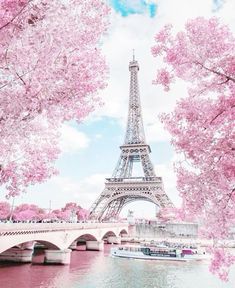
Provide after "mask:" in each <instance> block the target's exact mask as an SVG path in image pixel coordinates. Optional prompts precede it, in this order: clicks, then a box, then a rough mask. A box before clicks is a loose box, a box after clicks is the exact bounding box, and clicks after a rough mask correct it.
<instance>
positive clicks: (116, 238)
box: [107, 236, 121, 244]
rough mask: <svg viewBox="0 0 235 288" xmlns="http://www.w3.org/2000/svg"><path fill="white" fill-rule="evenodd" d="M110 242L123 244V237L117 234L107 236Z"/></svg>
mask: <svg viewBox="0 0 235 288" xmlns="http://www.w3.org/2000/svg"><path fill="white" fill-rule="evenodd" d="M107 243H108V244H121V237H117V236H108V237H107Z"/></svg>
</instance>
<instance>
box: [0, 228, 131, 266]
mask: <svg viewBox="0 0 235 288" xmlns="http://www.w3.org/2000/svg"><path fill="white" fill-rule="evenodd" d="M127 233H128V224H127V223H0V253H1V254H0V261H13V262H31V261H32V254H33V250H34V246H35V244H36V243H37V244H38V243H40V244H43V245H44V246H45V247H46V248H47V249H46V250H45V263H61V264H69V263H70V254H71V249H76V246H77V242H78V241H80V242H84V243H86V249H87V250H103V246H104V240H107V242H108V243H118V242H119V241H120V238H121V236H122V235H124V234H125V235H126V234H127Z"/></svg>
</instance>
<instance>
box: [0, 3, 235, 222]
mask: <svg viewBox="0 0 235 288" xmlns="http://www.w3.org/2000/svg"><path fill="white" fill-rule="evenodd" d="M107 1H109V3H110V4H111V5H112V8H113V9H112V15H111V17H110V21H111V25H110V29H109V33H108V35H107V36H106V37H105V39H104V41H103V43H102V49H103V54H104V55H105V57H106V60H107V63H108V65H109V69H110V77H109V80H108V87H107V89H105V90H104V91H102V92H100V97H102V99H103V102H104V106H103V107H101V108H99V109H97V110H96V111H95V112H94V113H93V114H92V115H90V116H89V117H88V118H87V119H84V121H83V123H81V124H79V125H78V124H76V123H67V124H66V125H64V126H63V128H62V139H61V147H62V151H63V153H62V154H61V156H60V158H59V159H58V161H57V163H56V166H57V168H58V169H59V170H60V175H58V176H56V177H54V178H52V179H51V180H49V181H48V182H47V183H44V184H40V185H35V186H34V187H33V188H30V189H29V191H28V193H27V194H25V195H22V196H19V197H17V198H16V200H15V204H16V205H18V204H21V203H25V202H29V203H35V204H38V205H39V206H41V207H44V208H48V207H49V202H50V201H51V205H52V208H59V207H62V206H64V204H65V203H66V202H77V203H78V204H80V205H82V206H83V207H84V208H89V207H90V206H91V205H92V203H93V201H94V200H95V199H96V198H97V197H98V196H99V195H100V193H101V192H102V189H103V188H104V181H105V177H109V176H111V175H112V172H113V170H114V168H115V166H116V163H117V161H118V157H119V155H120V149H119V146H120V145H122V144H123V140H124V135H125V127H126V120H127V119H126V118H127V113H128V97H129V70H128V64H129V61H130V60H131V58H132V49H135V55H136V59H137V60H138V62H139V65H140V71H139V86H140V97H141V103H142V112H143V120H144V127H145V134H146V139H147V143H148V144H150V146H151V149H152V153H151V154H150V156H151V160H152V162H153V164H154V167H155V170H156V174H157V176H161V177H162V178H163V182H164V186H165V190H166V193H167V194H168V195H169V197H170V198H171V199H172V201H173V202H174V203H175V205H179V204H180V198H179V196H178V193H177V189H176V177H175V175H174V170H173V163H174V161H175V160H176V159H178V158H179V155H177V154H176V153H175V152H174V150H173V148H172V147H171V145H170V137H169V135H168V134H167V132H166V131H165V130H164V128H163V126H162V124H161V123H160V121H159V118H158V115H159V114H160V113H163V112H170V111H172V110H173V109H174V106H175V102H176V100H177V99H179V98H180V97H184V96H185V95H186V94H187V90H186V85H185V83H183V82H177V83H175V85H174V87H172V90H171V91H170V93H166V92H164V91H163V90H162V88H161V87H156V86H153V85H152V80H153V79H154V76H155V73H156V70H157V68H158V67H159V66H160V65H161V63H159V62H155V59H154V58H153V57H152V55H151V52H150V49H151V46H152V45H153V43H154V35H155V34H156V32H157V31H158V30H159V29H160V28H161V27H162V26H164V25H165V24H167V23H172V24H173V25H174V27H175V28H176V29H177V30H179V29H182V27H183V25H184V23H185V22H186V21H187V19H189V18H194V17H197V16H204V17H211V16H219V17H220V18H221V20H222V21H224V23H226V24H228V25H229V26H230V27H231V29H233V31H235V21H234V11H235V3H234V2H235V1H234V0H227V1H222V0H214V1H212V0H197V1H196V0H195V1H189V0H178V1H174V0H155V1H154V0H152V1H147V0H145V1H143V0H139V1H137V0H131V1H114V0H107ZM176 12H177V13H176ZM1 200H4V198H3V196H2V199H1ZM128 209H132V210H134V214H135V215H136V216H138V217H141V216H143V217H147V218H151V217H153V216H154V213H155V207H154V205H153V204H151V203H146V202H144V203H143V202H139V203H138V202H133V203H132V204H131V205H130V206H127V207H126V208H125V209H124V210H123V212H122V213H123V215H126V213H127V210H128Z"/></svg>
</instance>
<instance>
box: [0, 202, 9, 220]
mask: <svg viewBox="0 0 235 288" xmlns="http://www.w3.org/2000/svg"><path fill="white" fill-rule="evenodd" d="M10 214H11V206H10V204H9V203H8V202H0V220H7V219H9V217H10Z"/></svg>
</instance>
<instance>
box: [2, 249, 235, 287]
mask: <svg viewBox="0 0 235 288" xmlns="http://www.w3.org/2000/svg"><path fill="white" fill-rule="evenodd" d="M109 249H110V245H106V246H105V251H103V252H95V251H73V252H72V260H71V264H70V265H67V266H60V265H43V264H42V260H43V256H42V255H41V254H42V251H41V252H38V253H37V254H38V255H37V256H35V257H34V259H33V262H34V263H33V264H21V265H19V264H15V265H14V264H3V263H2V264H0V287H1V288H39V287H40V288H234V287H235V269H234V268H233V269H232V270H231V272H230V278H231V279H230V282H228V283H223V282H221V281H220V280H218V279H217V278H216V277H215V276H213V275H212V274H211V273H209V272H208V263H205V262H204V263H203V262H200V263H199V262H197V263H187V262H178V263H175V262H174V263H172V262H158V261H145V260H131V259H124V258H112V257H110V256H109Z"/></svg>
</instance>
